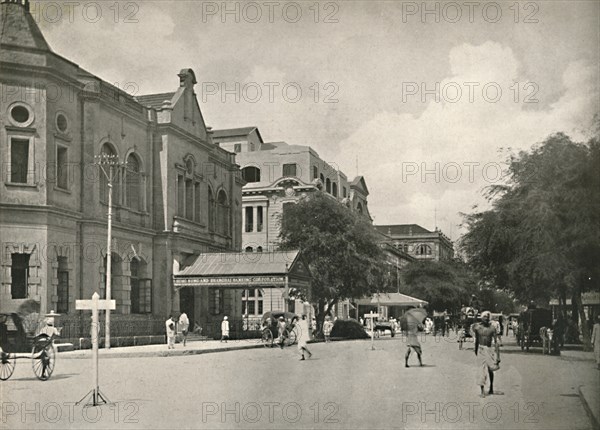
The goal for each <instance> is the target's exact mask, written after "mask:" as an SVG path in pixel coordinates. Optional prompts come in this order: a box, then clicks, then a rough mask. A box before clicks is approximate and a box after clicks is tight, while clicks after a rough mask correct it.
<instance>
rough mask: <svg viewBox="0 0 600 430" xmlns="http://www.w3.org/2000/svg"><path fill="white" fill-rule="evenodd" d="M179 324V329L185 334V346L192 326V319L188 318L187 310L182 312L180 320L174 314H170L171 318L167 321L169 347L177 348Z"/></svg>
mask: <svg viewBox="0 0 600 430" xmlns="http://www.w3.org/2000/svg"><path fill="white" fill-rule="evenodd" d="M178 325H179V329H180V330H181V335H182V336H183V346H185V344H186V341H187V335H188V330H189V328H190V320H189V319H188V316H187V314H186V313H185V312H182V313H181V315H179V320H176V319H175V316H174V315H170V316H169V318H168V319H167V320H166V321H165V328H166V332H167V348H168V349H175V339H176V337H177V326H178Z"/></svg>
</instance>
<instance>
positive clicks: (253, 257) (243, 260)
mask: <svg viewBox="0 0 600 430" xmlns="http://www.w3.org/2000/svg"><path fill="white" fill-rule="evenodd" d="M299 254H300V251H275V252H255V253H254V252H253V253H250V252H232V253H208V254H200V255H199V256H198V258H197V259H196V261H194V263H192V265H191V266H189V267H186V268H184V269H183V270H181V271H180V272H178V273H176V274H175V276H176V277H185V276H224V275H225V276H227V275H278V274H279V275H285V274H287V273H288V272H290V271H291V270H292V267H293V266H294V265H295V264H296V263H297V262H298V260H299V258H298V256H299Z"/></svg>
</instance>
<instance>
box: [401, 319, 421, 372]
mask: <svg viewBox="0 0 600 430" xmlns="http://www.w3.org/2000/svg"><path fill="white" fill-rule="evenodd" d="M419 329H420V330H423V325H422V324H414V323H409V324H408V330H407V331H406V340H407V346H408V349H407V350H406V355H405V356H404V367H410V366H409V365H408V358H409V357H410V351H411V348H412V349H414V351H415V352H416V353H417V358H418V359H419V366H421V367H423V360H422V359H421V355H422V354H423V352H422V350H421V343H420V342H419V338H418V337H417V334H418V332H419Z"/></svg>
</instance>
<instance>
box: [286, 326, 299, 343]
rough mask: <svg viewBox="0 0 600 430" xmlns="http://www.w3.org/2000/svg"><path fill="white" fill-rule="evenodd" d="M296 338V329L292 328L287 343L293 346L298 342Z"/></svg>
mask: <svg viewBox="0 0 600 430" xmlns="http://www.w3.org/2000/svg"><path fill="white" fill-rule="evenodd" d="M296 340H297V335H296V330H292V331H290V332H288V336H287V338H286V339H285V345H286V346H292V345H293V344H295V343H296Z"/></svg>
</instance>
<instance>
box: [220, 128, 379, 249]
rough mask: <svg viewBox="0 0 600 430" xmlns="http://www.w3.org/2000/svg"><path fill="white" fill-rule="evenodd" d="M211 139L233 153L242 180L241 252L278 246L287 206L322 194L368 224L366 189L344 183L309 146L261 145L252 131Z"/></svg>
mask: <svg viewBox="0 0 600 430" xmlns="http://www.w3.org/2000/svg"><path fill="white" fill-rule="evenodd" d="M213 139H214V141H215V142H217V143H218V144H219V145H220V146H221V147H222V148H225V149H228V150H230V151H232V152H235V154H236V161H237V163H238V164H239V165H240V168H241V171H242V178H243V179H244V180H245V181H246V185H244V187H243V189H242V220H243V225H242V238H243V239H242V242H243V244H242V248H243V249H244V250H246V251H248V252H252V251H258V252H261V251H264V250H267V249H269V250H273V249H276V248H277V247H278V244H279V232H280V219H281V217H282V216H284V214H285V208H286V205H288V204H295V203H296V202H298V200H299V199H300V198H301V197H302V196H306V195H308V194H310V193H312V192H315V191H317V190H322V191H324V192H326V193H327V194H329V195H330V196H331V197H332V198H335V199H337V200H338V201H339V202H340V203H342V204H345V205H346V206H348V207H349V208H350V209H352V210H355V211H357V212H358V213H361V214H362V215H363V216H365V217H366V218H367V219H368V220H369V221H370V220H371V217H370V214H369V209H368V205H367V197H368V195H369V190H368V189H367V185H366V182H365V180H364V178H363V177H362V176H357V177H356V178H354V179H353V180H352V181H349V180H348V178H347V176H346V175H345V174H344V173H343V172H341V171H340V170H338V169H337V167H336V166H334V165H332V164H330V163H327V162H326V161H324V160H322V159H321V158H320V157H319V154H317V152H316V151H315V150H314V149H313V148H311V147H310V146H303V145H289V144H287V143H285V142H271V143H265V142H264V141H263V140H262V137H261V135H260V133H259V131H258V129H257V128H256V127H245V128H236V129H227V130H215V131H214V132H213Z"/></svg>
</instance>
